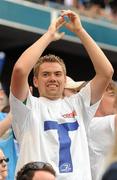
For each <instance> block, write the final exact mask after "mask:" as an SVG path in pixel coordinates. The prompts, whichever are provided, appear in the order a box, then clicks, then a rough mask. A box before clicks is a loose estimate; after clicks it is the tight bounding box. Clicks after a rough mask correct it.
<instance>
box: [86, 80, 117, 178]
mask: <svg viewBox="0 0 117 180" xmlns="http://www.w3.org/2000/svg"><path fill="white" fill-rule="evenodd" d="M116 91H117V85H116V83H115V82H114V81H111V82H110V83H109V85H108V87H107V88H106V91H105V93H104V95H103V97H102V100H101V102H100V105H99V107H98V109H97V111H96V114H95V117H94V118H93V119H92V120H91V121H90V123H89V125H88V128H87V129H88V131H87V136H88V144H89V154H90V162H91V173H92V180H98V179H99V177H100V176H101V174H102V171H103V164H104V161H105V157H106V155H107V154H108V151H109V149H111V146H112V144H113V139H114V136H115V131H116V127H117V103H116V101H117V97H116Z"/></svg>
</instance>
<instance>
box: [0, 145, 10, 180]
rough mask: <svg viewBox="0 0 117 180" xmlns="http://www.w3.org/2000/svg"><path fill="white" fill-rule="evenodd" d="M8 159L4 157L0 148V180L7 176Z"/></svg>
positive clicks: (4, 179)
mask: <svg viewBox="0 0 117 180" xmlns="http://www.w3.org/2000/svg"><path fill="white" fill-rule="evenodd" d="M8 161H9V159H8V158H6V157H5V155H4V153H3V151H2V149H1V148H0V180H6V177H7V176H8V170H7V162H8Z"/></svg>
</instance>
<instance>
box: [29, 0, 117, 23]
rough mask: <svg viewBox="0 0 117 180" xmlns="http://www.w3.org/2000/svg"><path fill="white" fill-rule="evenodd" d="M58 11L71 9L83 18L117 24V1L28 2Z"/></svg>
mask: <svg viewBox="0 0 117 180" xmlns="http://www.w3.org/2000/svg"><path fill="white" fill-rule="evenodd" d="M27 1H31V2H35V3H39V4H44V5H47V6H51V7H54V8H57V9H68V8H69V9H71V10H74V11H76V12H77V11H78V13H80V14H81V15H83V16H86V17H90V18H96V19H101V20H104V21H105V20H106V21H107V22H108V21H109V22H112V23H117V0H49V1H48V0H27Z"/></svg>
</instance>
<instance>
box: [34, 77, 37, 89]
mask: <svg viewBox="0 0 117 180" xmlns="http://www.w3.org/2000/svg"><path fill="white" fill-rule="evenodd" d="M33 84H34V86H35V87H36V88H38V79H37V78H36V77H35V76H34V77H33Z"/></svg>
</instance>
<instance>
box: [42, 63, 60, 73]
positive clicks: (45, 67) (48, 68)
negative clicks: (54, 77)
mask: <svg viewBox="0 0 117 180" xmlns="http://www.w3.org/2000/svg"><path fill="white" fill-rule="evenodd" d="M39 71H41V72H56V71H61V72H63V68H62V66H61V65H60V64H59V63H57V62H52V63H49V62H44V63H43V64H41V65H40V70H39Z"/></svg>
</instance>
